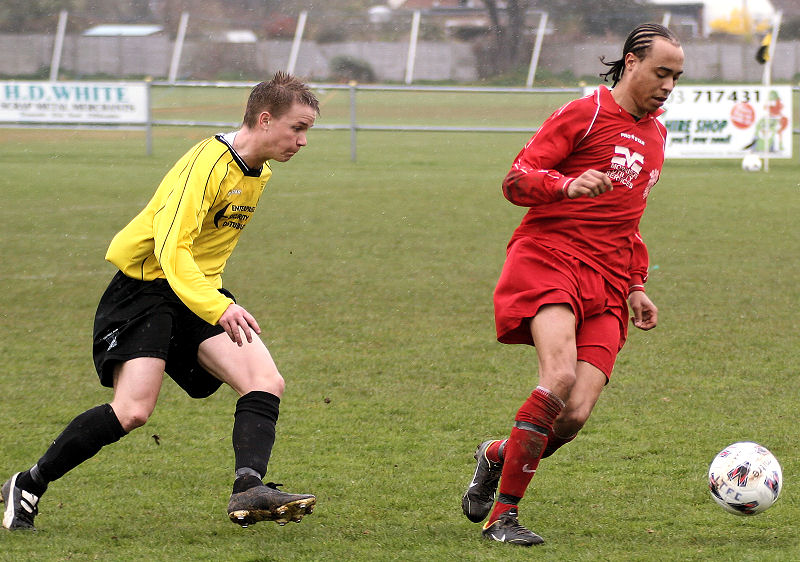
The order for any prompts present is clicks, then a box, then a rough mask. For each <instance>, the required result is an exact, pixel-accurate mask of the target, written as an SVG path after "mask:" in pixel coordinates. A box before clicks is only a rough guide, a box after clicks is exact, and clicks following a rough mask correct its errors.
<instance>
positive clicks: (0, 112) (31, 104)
mask: <svg viewBox="0 0 800 562" xmlns="http://www.w3.org/2000/svg"><path fill="white" fill-rule="evenodd" d="M147 95H148V90H147V85H146V84H143V83H125V82H20V81H7V82H5V81H0V122H11V123H105V124H114V123H119V124H138V123H146V122H147Z"/></svg>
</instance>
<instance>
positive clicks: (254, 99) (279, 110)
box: [243, 71, 319, 128]
mask: <svg viewBox="0 0 800 562" xmlns="http://www.w3.org/2000/svg"><path fill="white" fill-rule="evenodd" d="M295 102H296V103H300V104H302V105H307V106H309V107H311V108H312V109H313V110H314V111H315V112H317V114H319V101H318V100H317V96H315V95H314V93H313V92H312V91H311V89H310V88H309V87H308V85H306V84H304V83H303V82H302V81H301V80H300V79H298V78H296V77H295V76H292V75H291V74H289V73H287V72H282V71H278V72H276V73H275V75H274V76H273V77H272V80H270V81H269V82H260V83H258V84H256V86H255V87H254V88H253V90H252V91H251V92H250V97H249V98H248V100H247V107H246V108H245V111H244V120H243V122H244V125H246V126H247V127H251V128H252V127H255V126H256V124H257V123H258V116H259V115H260V114H261V112H262V111H269V112H270V113H271V114H272V116H273V117H275V118H278V117H280V116H282V115H283V114H284V113H286V112H287V111H289V108H290V107H292V105H294V103H295Z"/></svg>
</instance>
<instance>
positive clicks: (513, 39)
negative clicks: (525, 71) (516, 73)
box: [483, 0, 530, 74]
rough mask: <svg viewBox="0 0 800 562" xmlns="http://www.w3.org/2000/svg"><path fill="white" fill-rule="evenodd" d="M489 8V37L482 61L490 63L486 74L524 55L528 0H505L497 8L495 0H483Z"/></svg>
mask: <svg viewBox="0 0 800 562" xmlns="http://www.w3.org/2000/svg"><path fill="white" fill-rule="evenodd" d="M483 3H484V5H485V6H486V10H487V11H488V12H489V20H490V22H491V23H490V26H489V31H490V34H491V37H492V41H491V45H490V47H489V51H488V53H487V54H488V57H486V62H487V63H488V64H489V65H490V66H491V68H490V69H487V70H489V73H490V74H500V73H503V72H506V71H508V70H510V69H512V68H514V67H516V66H517V65H519V64H520V63H521V62H523V59H524V57H525V51H526V49H524V48H523V47H524V44H525V16H526V14H527V11H528V8H529V7H530V1H529V0H506V2H505V10H501V8H500V6H499V2H498V0H483Z"/></svg>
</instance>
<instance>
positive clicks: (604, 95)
mask: <svg viewBox="0 0 800 562" xmlns="http://www.w3.org/2000/svg"><path fill="white" fill-rule="evenodd" d="M597 99H598V103H599V104H600V107H602V108H603V109H605V110H607V111H610V112H611V113H620V114H622V115H627V116H629V117H630V118H631V119H633V120H635V118H634V117H633V115H631V114H630V113H628V112H627V111H625V110H624V109H622V107H621V106H620V105H619V104H618V103H617V100H615V99H614V96H612V95H611V90H610V89H608V87H606V86H604V85H603V84H600V86H598V88H597ZM662 113H664V108H663V107H659V108H658V109H656V110H655V111H652V112H650V113H645V114H644V115H643V116H642V118H641V119H639V121H645V120H649V119H655V118H656V117H658V116H659V115H661V114H662Z"/></svg>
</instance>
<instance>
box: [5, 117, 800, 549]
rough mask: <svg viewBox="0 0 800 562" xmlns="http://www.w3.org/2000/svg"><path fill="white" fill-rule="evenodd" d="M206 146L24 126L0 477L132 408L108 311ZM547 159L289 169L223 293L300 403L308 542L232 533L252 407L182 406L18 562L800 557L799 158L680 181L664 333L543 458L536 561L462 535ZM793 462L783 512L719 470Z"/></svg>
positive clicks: (181, 402) (513, 142)
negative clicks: (540, 170)
mask: <svg viewBox="0 0 800 562" xmlns="http://www.w3.org/2000/svg"><path fill="white" fill-rule="evenodd" d="M209 132H210V131H198V130H187V129H180V130H172V129H159V130H157V132H156V138H155V151H154V155H153V156H152V157H147V156H145V155H144V141H143V138H142V135H141V133H136V132H130V133H124V132H85V131H83V132H75V131H30V130H6V132H5V133H4V135H3V136H2V139H0V164H2V167H3V176H2V180H0V181H1V182H2V183H0V193H2V201H3V205H2V206H0V239H2V241H3V259H2V260H1V261H0V273H1V275H0V284H1V288H2V290H0V310H1V311H2V313H1V314H2V333H3V337H2V338H1V339H0V353H2V356H3V358H4V363H3V369H1V370H0V392H2V396H3V401H2V404H3V405H2V408H0V428H2V430H0V450H1V451H2V460H1V461H0V472H2V474H1V475H0V479H5V478H6V477H7V476H8V475H10V474H11V473H12V472H14V471H17V470H21V469H23V468H27V467H28V466H30V465H31V464H32V463H33V462H34V461H35V460H36V459H37V458H38V456H39V455H40V454H41V453H42V452H43V450H44V448H45V447H46V446H47V445H48V443H49V442H50V440H52V439H53V438H54V437H55V435H56V434H57V432H59V431H60V430H61V429H62V428H63V426H64V424H65V423H67V422H68V421H69V420H70V419H71V418H72V417H73V416H74V415H76V414H77V413H79V412H81V411H83V410H85V409H87V408H89V407H92V406H94V405H96V404H99V403H102V402H105V401H108V400H109V398H110V394H109V392H108V391H107V390H105V389H103V388H101V387H100V386H99V385H98V384H97V382H96V376H95V375H94V372H93V368H92V363H91V355H90V345H91V324H92V318H93V314H94V308H95V306H96V303H97V300H98V299H99V297H100V294H101V292H102V290H103V289H104V288H105V286H106V284H107V282H108V280H109V279H110V277H111V275H112V274H113V268H112V267H111V266H110V265H109V264H107V263H105V262H104V261H103V255H104V253H105V250H106V247H107V245H108V242H109V241H110V239H111V237H112V236H113V235H114V234H115V233H116V232H117V230H119V229H120V228H121V227H122V226H123V225H124V224H125V223H126V222H127V221H128V220H129V219H130V218H131V217H132V216H133V215H134V214H135V213H137V212H138V211H139V209H140V208H141V207H142V206H143V205H144V203H145V202H146V201H147V200H148V199H149V197H150V196H151V194H152V192H153V191H154V189H155V186H156V185H157V182H158V181H159V180H160V178H161V176H162V175H163V174H164V172H165V171H166V170H167V168H168V167H169V166H170V165H171V164H172V162H173V161H174V160H175V159H176V158H177V157H179V156H180V155H181V154H182V153H183V152H184V151H185V150H186V149H187V148H188V147H189V146H190V145H191V144H192V143H193V142H194V141H195V140H197V139H200V138H202V137H203V136H205V135H206V134H208V133H209ZM526 140H527V135H514V134H499V135H485V134H484V135H478V134H466V133H464V134H451V135H446V134H439V133H428V134H417V133H399V134H398V133H395V134H391V133H361V134H359V159H358V162H356V163H353V162H350V160H349V148H348V142H347V136H346V133H336V132H326V131H317V132H312V134H311V138H310V145H309V147H308V148H307V149H306V150H304V151H303V152H301V153H300V154H299V155H298V156H297V157H295V159H294V160H293V161H291V162H289V163H287V164H277V165H275V166H274V171H275V174H274V178H273V180H272V181H271V182H270V183H269V185H268V191H267V192H266V193H265V195H264V197H262V200H261V203H260V206H259V211H258V212H257V213H256V215H255V217H254V218H253V220H252V221H251V222H250V223H249V225H248V227H247V231H246V232H245V234H244V236H243V239H242V241H241V243H240V244H239V247H238V248H237V251H236V252H235V253H234V256H233V258H232V260H231V262H230V263H229V265H228V268H227V271H226V275H225V284H226V286H227V287H229V288H230V289H231V290H233V291H234V293H235V294H236V295H237V297H238V298H239V300H240V302H241V303H242V304H243V305H244V306H245V307H246V308H248V310H250V311H251V312H252V313H253V314H254V315H255V316H256V318H257V319H258V320H259V322H260V324H261V327H262V329H263V338H264V340H265V341H266V343H267V345H268V347H269V348H270V350H271V352H272V354H273V356H274V357H275V359H276V362H277V364H278V366H279V368H280V369H281V371H282V374H283V375H284V377H285V378H286V380H287V392H286V395H285V398H284V401H283V405H282V412H281V419H280V421H279V426H278V439H277V443H276V445H275V449H274V454H273V460H272V462H271V464H270V471H269V473H268V478H269V479H272V480H276V481H278V482H283V483H285V484H286V489H287V490H290V491H298V492H306V491H307V492H312V493H315V494H316V495H317V497H318V507H317V510H316V512H315V513H314V514H312V515H311V516H309V517H307V518H306V519H305V520H304V521H303V523H301V524H300V525H294V524H290V525H287V526H286V527H283V528H280V527H278V526H277V525H275V524H272V523H259V524H258V525H255V526H252V527H250V528H248V529H240V528H238V527H237V526H236V525H233V524H231V523H230V522H229V521H228V520H227V517H226V514H225V507H226V504H227V499H228V494H229V492H230V484H231V479H232V465H233V455H232V452H231V449H230V430H231V424H232V421H233V408H234V402H235V396H234V394H233V392H232V391H231V390H230V389H228V388H227V387H225V388H222V389H221V390H220V391H219V392H218V393H217V394H216V395H214V396H213V397H211V398H209V399H207V400H204V401H194V400H192V399H190V398H188V397H186V396H185V395H184V394H183V393H182V392H181V391H180V390H179V389H178V388H177V387H176V385H174V383H172V382H170V381H167V382H165V385H164V389H163V391H162V395H161V398H160V401H159V404H158V406H157V408H156V411H155V414H154V415H153V417H152V418H151V421H150V422H149V423H148V424H147V425H146V426H145V427H143V428H141V429H139V430H136V431H135V432H133V433H132V434H131V435H129V436H127V437H125V438H124V439H123V440H122V441H121V442H120V443H117V444H115V445H112V446H110V447H107V448H106V449H105V450H103V451H101V452H100V454H98V455H97V456H96V457H95V458H93V459H91V460H90V461H88V462H87V463H85V464H84V465H82V466H80V467H79V468H78V469H76V470H74V471H73V472H71V473H69V474H68V475H66V476H65V477H64V478H63V479H62V480H60V481H58V482H55V483H53V484H52V485H51V487H50V490H49V491H48V493H47V495H46V496H45V497H44V498H43V500H42V503H41V505H40V508H41V513H40V515H39V516H38V517H37V520H36V523H37V527H38V528H39V531H38V532H36V533H34V534H30V533H6V532H3V533H0V559H2V560H233V561H269V560H283V559H287V558H291V559H296V560H331V559H338V560H476V561H477V560H530V559H541V560H578V561H589V560H592V561H593V560H653V559H658V560H698V561H699V560H702V561H706V560H775V561H778V560H780V561H784V560H792V559H796V558H797V553H798V552H800V539H798V536H797V528H798V527H800V510H798V501H799V498H800V495H798V492H797V489H798V488H797V484H796V482H797V475H798V471H800V461H798V458H797V454H796V441H797V439H796V435H797V433H796V427H797V424H798V421H800V420H798V414H797V404H798V403H800V391H798V386H797V383H796V378H797V374H798V367H800V361H799V359H798V357H800V356H799V355H798V351H797V344H798V339H797V334H798V332H799V330H798V328H800V326H799V325H798V315H797V306H798V302H800V290H799V289H798V283H797V280H798V279H800V260H798V259H797V251H798V247H800V229H798V227H797V217H798V216H800V188H799V187H798V180H797V177H798V173H797V170H798V167H797V166H798V165H797V162H796V160H794V161H786V160H777V161H772V162H771V163H770V164H771V165H770V167H771V170H770V172H769V173H760V174H744V173H743V172H741V170H740V169H739V162H738V161H733V160H731V161H669V162H668V163H667V164H666V166H665V169H664V173H663V174H662V179H661V181H660V182H659V184H658V185H657V186H656V187H655V188H654V190H653V193H652V195H651V196H650V202H649V208H648V211H647V213H646V214H645V218H644V220H643V223H642V232H643V235H644V237H645V239H646V241H647V243H648V247H649V249H650V254H651V264H652V270H651V274H650V281H649V283H648V292H649V294H650V295H651V297H652V298H653V300H654V301H655V303H656V304H657V305H658V306H659V309H660V325H659V327H658V328H657V329H656V330H653V331H651V332H647V333H644V332H639V331H638V330H635V329H632V330H631V336H630V339H629V342H628V344H627V345H626V348H625V349H624V350H623V352H622V354H621V356H620V358H619V361H618V364H617V367H616V370H615V373H614V376H613V379H612V382H611V384H610V385H609V386H608V388H607V389H606V391H605V392H604V395H603V396H602V397H601V399H600V402H599V404H598V406H597V408H596V410H595V413H594V414H593V416H592V418H591V419H590V421H589V423H588V425H587V427H586V428H585V429H584V431H583V432H582V434H581V435H580V437H579V438H578V439H577V440H576V441H575V442H573V443H572V444H570V445H568V446H566V447H565V448H564V449H562V450H561V451H559V453H558V454H556V455H555V456H554V457H552V458H550V459H547V460H545V461H544V462H543V463H542V465H541V466H540V469H539V471H538V473H537V475H536V477H535V478H534V481H533V484H532V487H531V488H530V490H529V492H528V495H527V496H526V498H525V499H524V500H523V501H522V503H521V506H520V510H521V519H522V522H523V523H525V524H527V525H528V526H530V527H531V528H532V529H534V530H535V531H536V532H538V533H540V534H541V535H543V536H544V537H545V539H546V540H547V543H546V544H545V545H544V546H542V547H537V548H535V549H534V550H527V549H520V548H517V547H512V546H509V545H500V544H491V543H488V542H486V541H484V540H482V539H481V537H480V526H479V525H475V524H472V523H469V522H468V521H467V520H466V518H464V517H463V515H462V514H461V511H460V497H461V494H462V493H463V488H464V486H466V484H467V482H468V480H469V478H470V476H471V473H472V470H473V460H472V453H473V450H474V448H475V446H476V445H477V444H478V443H479V442H480V441H482V440H484V439H486V438H489V437H502V436H504V435H506V434H507V433H508V431H509V428H510V424H511V421H512V419H513V416H514V413H515V411H516V409H517V408H518V407H519V405H520V404H521V402H522V401H523V400H524V399H525V397H526V396H527V394H528V393H529V392H530V390H531V388H532V386H533V385H534V384H535V364H536V363H535V354H534V351H533V350H532V349H530V348H523V347H521V346H503V345H500V344H498V343H496V342H495V339H494V330H493V317H492V307H491V293H492V289H493V287H494V283H495V281H496V279H497V276H498V274H499V271H500V267H501V265H502V261H503V258H504V250H505V244H506V242H507V240H508V237H509V236H510V234H511V231H512V230H513V229H514V228H515V227H516V225H517V224H518V222H519V220H520V218H521V217H522V214H523V213H524V209H521V208H517V207H514V206H512V205H511V204H509V203H507V202H506V201H505V200H504V199H503V197H502V195H501V193H500V189H499V184H500V181H501V179H502V177H503V176H504V174H505V172H506V171H507V169H508V167H509V165H510V164H511V161H512V159H513V157H514V156H515V154H516V153H517V151H518V150H519V149H520V148H521V146H522V145H523V144H524V142H525V141H526ZM739 440H753V441H757V442H760V443H762V444H763V445H765V446H767V447H769V448H770V449H771V450H772V452H773V453H775V455H776V456H777V457H778V459H779V460H780V462H781V464H782V466H783V472H784V482H785V489H784V490H783V492H782V495H781V498H780V499H779V501H778V503H777V504H776V505H775V506H774V507H773V508H771V509H770V510H769V511H767V512H766V513H764V514H762V515H759V516H757V517H754V518H738V517H735V516H732V515H729V514H727V513H724V512H723V511H722V510H721V509H720V508H719V507H717V506H716V504H715V503H714V502H713V501H712V500H711V498H710V496H709V494H708V490H707V485H706V471H707V468H708V464H709V463H710V461H711V459H712V458H713V456H714V455H715V454H716V453H717V452H718V451H719V450H720V449H722V448H723V447H724V446H726V445H727V444H729V443H731V442H734V441H739Z"/></svg>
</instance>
